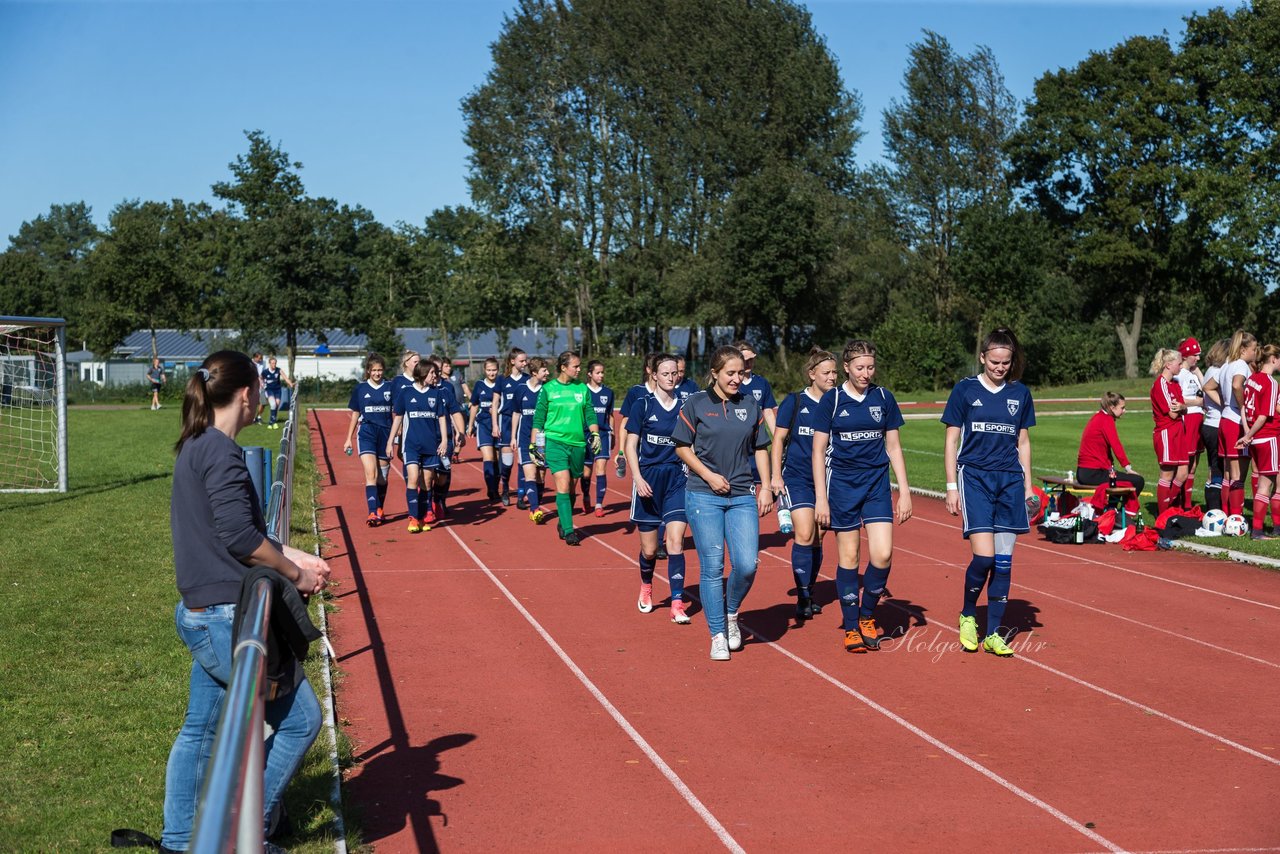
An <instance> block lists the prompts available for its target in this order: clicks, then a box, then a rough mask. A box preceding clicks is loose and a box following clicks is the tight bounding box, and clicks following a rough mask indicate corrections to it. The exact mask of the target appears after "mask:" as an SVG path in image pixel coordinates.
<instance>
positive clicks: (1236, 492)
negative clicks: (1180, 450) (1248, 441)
mask: <svg viewBox="0 0 1280 854" xmlns="http://www.w3.org/2000/svg"><path fill="white" fill-rule="evenodd" d="M1257 357H1258V339H1257V338H1254V337H1253V335H1251V334H1250V333H1248V332H1245V331H1244V330H1242V329H1239V330H1236V333H1235V334H1234V335H1232V336H1231V343H1230V344H1229V345H1228V347H1227V361H1226V363H1225V364H1223V366H1222V367H1221V368H1220V369H1219V370H1218V374H1217V376H1216V377H1214V378H1213V379H1206V380H1205V384H1204V391H1205V392H1206V393H1209V394H1215V393H1216V394H1217V395H1218V397H1219V399H1220V400H1221V403H1222V418H1221V420H1219V422H1218V453H1219V455H1220V456H1221V457H1222V466H1223V472H1222V509H1223V510H1224V511H1225V512H1226V514H1227V515H1228V516H1230V515H1233V514H1243V513H1244V481H1245V478H1246V477H1248V476H1249V454H1248V451H1246V450H1244V449H1242V448H1241V447H1240V435H1241V434H1242V433H1243V432H1244V426H1243V425H1242V424H1241V421H1242V419H1243V415H1242V413H1241V408H1242V406H1243V402H1244V384H1245V380H1247V379H1248V378H1249V375H1250V374H1252V373H1253V365H1252V363H1253V361H1254V360H1255V359H1257Z"/></svg>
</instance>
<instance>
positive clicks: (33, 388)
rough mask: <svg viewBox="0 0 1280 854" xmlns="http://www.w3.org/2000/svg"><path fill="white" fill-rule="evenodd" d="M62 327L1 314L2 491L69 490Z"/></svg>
mask: <svg viewBox="0 0 1280 854" xmlns="http://www.w3.org/2000/svg"><path fill="white" fill-rule="evenodd" d="M66 329H67V322H66V321H65V320H62V319H61V318H53V317H6V316H4V315H0V492H66V491H67V365H66V350H67V347H66V341H67V335H66Z"/></svg>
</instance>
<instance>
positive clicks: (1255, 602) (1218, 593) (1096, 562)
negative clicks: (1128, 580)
mask: <svg viewBox="0 0 1280 854" xmlns="http://www.w3.org/2000/svg"><path fill="white" fill-rule="evenodd" d="M912 519H918V520H919V521H921V522H924V523H926V524H929V525H937V526H938V527H939V528H949V529H951V530H953V531H956V532H957V533H959V531H960V526H959V525H949V524H947V523H946V522H936V521H934V520H933V519H925V518H924V517H921V516H913V517H912ZM1018 548H1019V549H1031V550H1032V551H1037V552H1043V553H1044V554H1051V555H1053V556H1054V557H1059V558H1061V557H1064V556H1065V555H1064V554H1063V553H1062V552H1060V551H1056V550H1054V549H1046V548H1044V547H1043V546H1037V545H1035V544H1034V543H1022V544H1020V545H1019V546H1018ZM1070 558H1071V559H1072V560H1073V561H1078V562H1080V563H1088V564H1092V565H1094V566H1105V567H1107V568H1108V569H1118V570H1120V571H1121V572H1127V573H1129V574H1130V575H1140V576H1142V577H1143V578H1150V579H1153V580H1155V581H1163V582H1164V583H1165V584H1174V585H1177V586H1178V587H1186V588H1188V589H1190V590H1195V591H1196V592H1197V593H1212V594H1213V595H1215V596H1222V597H1224V598H1226V599H1234V600H1235V601H1237V602H1244V603H1245V604H1248V605H1257V606H1258V607H1259V608H1269V609H1271V610H1273V611H1280V605H1272V604H1270V603H1268V602H1259V601H1258V600H1256V599H1248V598H1246V597H1244V596H1236V595H1235V594H1233V593H1223V592H1222V591H1221V590H1214V589H1212V588H1209V587H1198V586H1196V585H1194V584H1188V583H1187V582H1185V581H1175V580H1174V579H1172V578H1165V577H1164V576H1161V575H1153V574H1151V573H1149V572H1142V571H1141V570H1137V569H1130V568H1129V567H1127V566H1120V565H1119V564H1115V563H1108V562H1107V561H1102V560H1092V559H1090V558H1087V557H1077V556H1075V555H1070Z"/></svg>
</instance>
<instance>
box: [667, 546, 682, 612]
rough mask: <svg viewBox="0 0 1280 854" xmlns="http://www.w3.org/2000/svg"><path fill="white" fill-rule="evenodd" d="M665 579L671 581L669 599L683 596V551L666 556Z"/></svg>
mask: <svg viewBox="0 0 1280 854" xmlns="http://www.w3.org/2000/svg"><path fill="white" fill-rule="evenodd" d="M667 579H668V580H669V581H670V582H671V599H672V600H673V601H674V600H676V599H683V598H684V552H681V553H680V554H673V555H669V556H668V557H667Z"/></svg>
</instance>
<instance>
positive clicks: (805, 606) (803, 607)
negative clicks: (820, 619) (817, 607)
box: [796, 596, 813, 623]
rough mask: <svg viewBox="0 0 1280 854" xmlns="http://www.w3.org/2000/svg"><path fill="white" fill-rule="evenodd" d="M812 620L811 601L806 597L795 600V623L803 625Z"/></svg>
mask: <svg viewBox="0 0 1280 854" xmlns="http://www.w3.org/2000/svg"><path fill="white" fill-rule="evenodd" d="M812 619H813V600H812V599H810V598H809V597H807V596H801V597H800V598H799V599H797V600H796V622H797V623H803V622H804V621H805V620H812Z"/></svg>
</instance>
